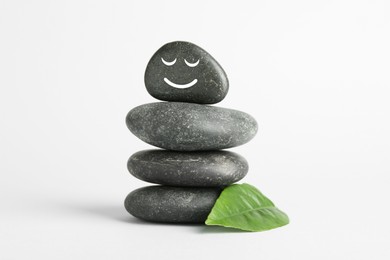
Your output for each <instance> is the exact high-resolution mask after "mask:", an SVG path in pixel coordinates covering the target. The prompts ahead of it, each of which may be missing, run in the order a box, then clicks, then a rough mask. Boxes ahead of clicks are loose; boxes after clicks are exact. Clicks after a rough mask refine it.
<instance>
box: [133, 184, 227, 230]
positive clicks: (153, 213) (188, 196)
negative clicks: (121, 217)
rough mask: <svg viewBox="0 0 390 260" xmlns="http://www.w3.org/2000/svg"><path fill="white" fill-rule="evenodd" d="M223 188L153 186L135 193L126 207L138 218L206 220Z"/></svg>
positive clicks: (168, 221) (169, 221)
mask: <svg viewBox="0 0 390 260" xmlns="http://www.w3.org/2000/svg"><path fill="white" fill-rule="evenodd" d="M220 193H221V189H218V188H180V187H169V186H149V187H143V188H140V189H137V190H135V191H133V192H131V193H130V194H129V195H128V196H127V197H126V199H125V208H126V210H127V211H128V212H129V213H130V214H131V215H133V216H134V217H137V218H140V219H143V220H147V221H153V222H167V223H204V222H205V220H206V218H207V216H208V214H209V213H210V211H211V209H212V207H213V206H214V204H215V201H216V200H217V198H218V196H219V194H220Z"/></svg>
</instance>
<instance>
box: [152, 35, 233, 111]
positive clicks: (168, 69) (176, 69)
mask: <svg viewBox="0 0 390 260" xmlns="http://www.w3.org/2000/svg"><path fill="white" fill-rule="evenodd" d="M198 61H199V62H198ZM145 85H146V89H147V90H148V92H149V94H150V95H152V96H153V97H155V98H157V99H160V100H165V101H179V102H191V103H199V104H215V103H218V102H220V101H221V100H222V99H224V98H225V96H226V94H227V92H228V90H229V81H228V78H227V76H226V73H225V72H224V70H223V69H222V67H221V65H219V64H218V62H217V61H216V60H215V59H214V58H213V57H212V56H211V55H210V54H208V53H207V52H206V51H205V50H203V49H202V48H200V47H198V46H196V45H195V44H192V43H189V42H180V41H176V42H171V43H167V44H165V45H164V46H162V47H161V48H160V49H159V50H158V51H157V52H156V53H155V54H154V55H153V56H152V58H151V59H150V61H149V63H148V65H147V67H146V71H145Z"/></svg>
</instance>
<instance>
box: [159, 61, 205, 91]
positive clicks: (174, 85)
mask: <svg viewBox="0 0 390 260" xmlns="http://www.w3.org/2000/svg"><path fill="white" fill-rule="evenodd" d="M161 61H162V63H164V64H165V65H166V66H173V65H174V64H175V63H176V61H177V58H175V59H174V60H173V61H171V62H169V61H166V60H164V58H162V57H161ZM199 61H200V59H198V60H197V61H196V62H194V63H191V62H188V61H187V60H186V59H184V63H185V64H186V65H187V66H188V67H190V68H194V67H196V66H198V65H199ZM164 81H165V83H167V84H168V85H169V86H171V87H173V88H190V87H192V86H194V85H195V84H196V83H197V82H198V79H194V80H193V81H191V82H189V83H186V84H177V83H174V82H172V81H170V80H169V79H168V78H164Z"/></svg>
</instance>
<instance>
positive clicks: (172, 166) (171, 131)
mask: <svg viewBox="0 0 390 260" xmlns="http://www.w3.org/2000/svg"><path fill="white" fill-rule="evenodd" d="M145 85H146V88H147V91H148V92H149V94H150V95H152V96H153V97H155V98H157V99H159V100H162V101H168V102H157V103H149V104H144V105H141V106H138V107H136V108H134V109H132V110H131V111H130V112H129V113H128V115H127V117H126V124H127V127H128V128H129V129H130V131H131V132H132V133H133V134H134V135H136V136H137V137H138V138H139V139H141V140H142V141H144V142H146V143H148V144H151V145H153V146H156V147H159V148H163V149H164V150H163V149H155V150H144V151H139V152H137V153H135V154H133V155H132V156H131V157H130V159H129V161H128V165H127V166H128V169H129V171H130V173H131V174H132V175H133V176H135V177H136V178H138V179H141V180H143V181H146V182H150V183H155V184H160V185H153V186H148V187H143V188H140V189H137V190H135V191H133V192H131V193H130V194H129V195H128V196H127V197H126V199H125V208H126V210H127V211H128V212H129V213H130V214H131V215H133V216H135V217H137V218H140V219H143V220H147V221H153V222H169V223H202V222H203V223H204V221H205V220H206V218H207V216H208V214H209V213H210V211H211V209H212V207H213V206H214V204H215V202H216V200H217V198H218V196H219V194H220V193H221V191H222V190H223V188H224V187H226V186H228V185H230V184H232V183H234V182H237V181H239V180H241V179H242V178H244V177H245V175H246V174H247V172H248V163H247V161H246V160H245V158H243V157H242V156H240V155H238V154H236V153H233V152H230V151H224V150H221V149H226V148H231V147H235V146H239V145H242V144H244V143H246V142H248V141H249V140H251V139H252V138H253V137H254V136H255V134H256V132H257V123H256V121H255V119H254V118H253V117H251V116H250V115H248V114H246V113H243V112H240V111H237V110H232V109H226V108H221V107H216V106H209V105H207V104H215V103H218V102H220V101H221V100H222V99H224V98H225V96H226V94H227V92H228V89H229V83H228V79H227V76H226V74H225V72H224V70H223V69H222V67H221V66H220V65H219V64H218V62H217V61H216V60H215V59H214V58H213V57H212V56H211V55H210V54H208V53H207V52H206V51H205V50H203V49H202V48H200V47H198V46H196V45H194V44H192V43H189V42H171V43H168V44H166V45H164V46H162V47H161V48H160V49H159V50H158V51H157V52H156V53H155V54H154V55H153V57H152V58H151V60H150V61H149V63H148V65H147V68H146V72H145Z"/></svg>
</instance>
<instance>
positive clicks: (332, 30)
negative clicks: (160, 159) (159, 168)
mask: <svg viewBox="0 0 390 260" xmlns="http://www.w3.org/2000/svg"><path fill="white" fill-rule="evenodd" d="M389 17H390V4H389V1H386V0H382V1H375V0H366V1H358V0H351V1H347V0H334V1H328V0H327V1H312V0H307V1H302V0H298V1H288V0H286V1H271V0H270V1H264V0H262V1H231V2H228V1H219V2H218V1H199V0H197V1H187V2H186V1H179V0H178V1H155V2H150V1H129V0H126V1H96V0H90V1H86V0H68V1H49V0H47V1H42V0H41V1H17V0H9V1H7V0H1V1H0V111H1V114H0V131H1V135H0V156H1V157H0V158H1V161H0V174H1V180H0V247H1V250H0V258H1V259H127V260H128V259H237V258H238V257H239V258H240V259H249V257H255V258H257V259H280V260H282V259H283V260H286V259H299V260H302V259H354V260H355V259H376V260H377V259H389V258H390V246H389V244H390V224H389V221H390V210H389V198H390V189H389V185H390V177H389V174H390V164H389V158H390V150H389V149H390V138H389V133H390V122H389V120H390V104H389V99H390V90H389V88H390V77H389V72H390V47H389V46H390V36H389V35H390V18H389ZM174 40H186V41H191V42H193V43H195V44H198V45H199V46H201V47H203V48H204V49H206V50H207V51H208V52H209V53H211V55H213V56H214V57H215V58H216V59H217V60H218V61H219V63H220V64H221V65H222V66H223V68H224V69H225V71H226V73H227V75H228V77H229V80H230V91H229V93H228V95H227V97H226V99H225V100H223V101H222V102H221V103H220V104H217V105H218V106H222V107H229V108H234V109H238V110H242V111H245V112H247V113H249V114H251V115H252V116H254V117H255V118H256V119H257V121H258V123H259V127H260V130H259V133H258V135H257V136H256V137H255V138H254V139H253V140H252V141H251V142H249V143H248V144H246V145H243V146H241V147H237V148H234V149H232V150H233V151H236V152H238V153H240V154H242V155H243V156H245V157H246V158H247V160H248V161H249V164H250V171H249V173H248V175H247V177H246V178H245V179H244V180H243V181H245V182H248V183H251V184H253V185H255V186H257V187H258V188H259V189H260V190H261V191H262V192H263V193H264V194H266V195H267V196H268V197H270V198H271V199H272V200H273V201H274V202H275V204H276V205H277V206H278V207H279V208H281V209H282V210H284V211H285V212H287V213H288V215H289V216H290V219H291V223H290V224H289V225H288V226H285V227H283V228H280V229H275V230H272V231H267V232H260V233H242V232H232V231H230V230H227V231H224V229H223V228H214V227H205V226H196V225H158V224H149V223H144V222H140V221H138V220H135V219H134V218H133V217H131V216H130V215H128V214H127V212H126V211H125V210H124V208H123V200H124V198H125V196H126V195H127V193H129V192H130V191H131V190H133V189H135V188H138V187H141V186H145V185H147V184H146V183H143V182H141V181H139V180H137V179H135V178H133V177H132V176H131V175H130V174H129V173H128V172H127V169H126V161H127V158H128V157H129V156H130V155H131V154H132V153H134V152H136V151H138V150H142V149H147V148H151V146H149V145H147V144H145V143H143V142H141V141H140V140H138V139H137V138H136V137H135V136H133V135H132V134H131V133H130V132H129V131H128V130H127V128H126V126H125V123H124V118H125V115H126V113H127V112H128V111H129V110H130V109H131V108H133V107H135V106H137V105H140V104H143V103H148V102H154V101H155V100H154V99H153V98H152V97H151V96H149V95H148V93H147V91H146V89H145V87H144V83H143V75H144V70H145V67H146V64H147V62H148V60H149V58H150V57H151V56H152V54H153V53H154V52H155V51H156V50H157V49H158V48H159V47H160V46H161V45H163V44H164V43H166V42H170V41H174Z"/></svg>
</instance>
